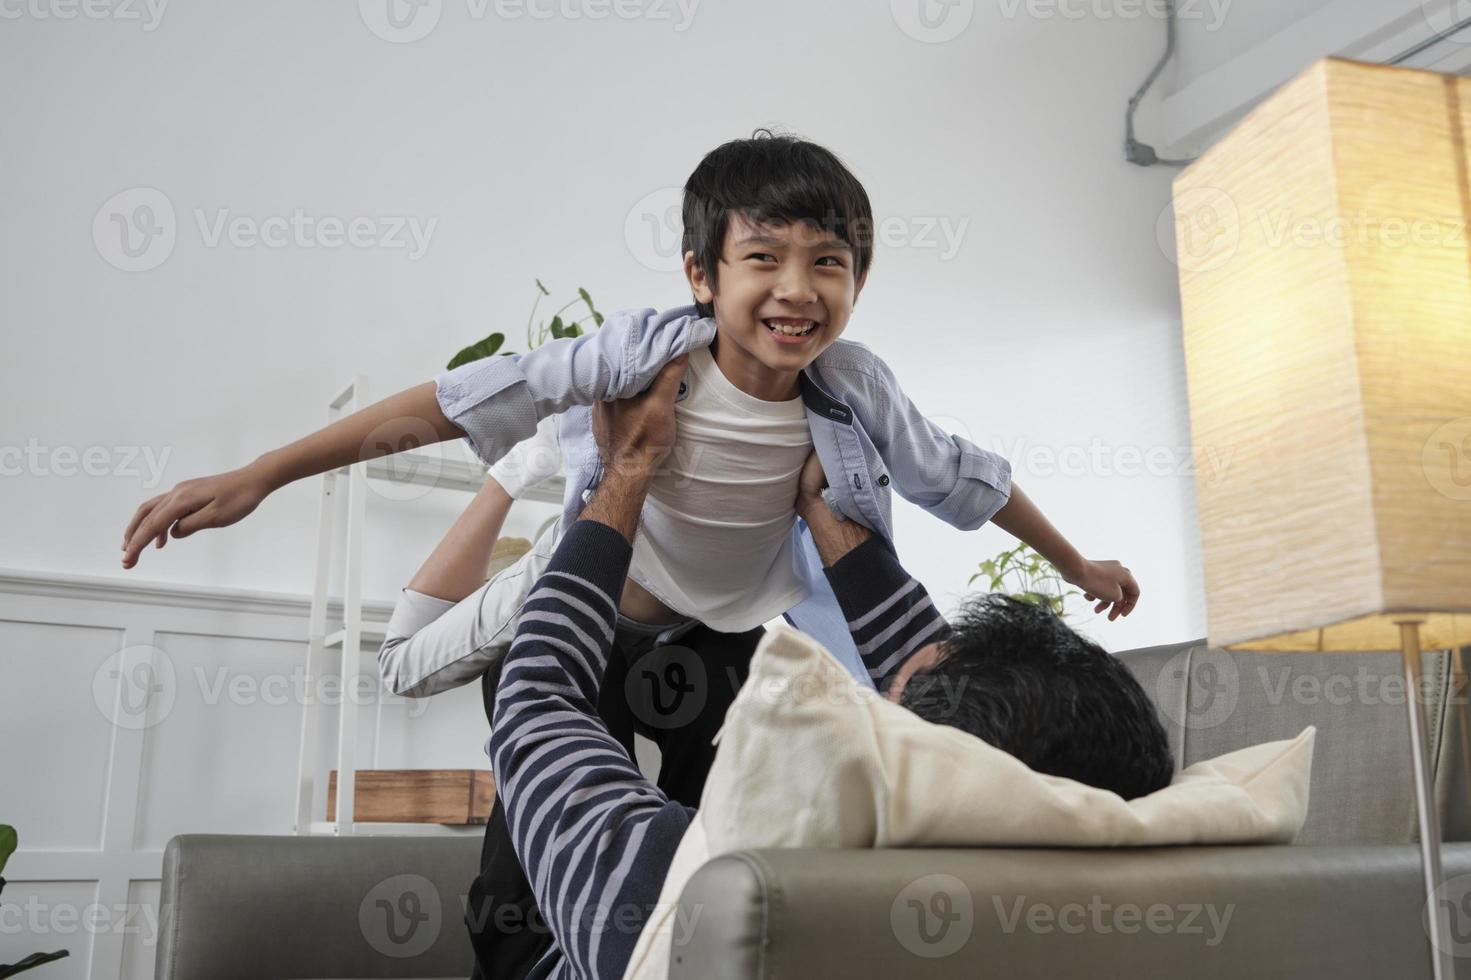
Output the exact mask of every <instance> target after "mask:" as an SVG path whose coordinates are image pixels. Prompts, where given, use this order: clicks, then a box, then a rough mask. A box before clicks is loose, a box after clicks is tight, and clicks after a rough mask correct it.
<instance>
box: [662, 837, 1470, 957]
mask: <svg viewBox="0 0 1471 980" xmlns="http://www.w3.org/2000/svg"><path fill="white" fill-rule="evenodd" d="M1444 862H1445V867H1444V874H1445V879H1446V881H1447V884H1446V885H1445V886H1443V887H1444V888H1445V889H1447V897H1448V898H1449V899H1451V900H1452V901H1453V902H1454V903H1455V904H1454V907H1455V908H1458V909H1459V908H1462V907H1463V906H1462V904H1461V902H1462V899H1463V897H1464V896H1465V895H1466V893H1467V891H1468V888H1471V875H1467V873H1468V872H1471V845H1461V844H1451V845H1447V846H1446V848H1445V851H1444ZM1457 875H1467V879H1466V880H1460V881H1455V880H1453V879H1455V876H1457ZM1422 896H1423V884H1422V878H1421V871H1420V861H1419V851H1418V849H1417V848H1416V847H1414V846H1409V845H1387V846H1370V847H1305V846H1273V847H1266V846H1240V847H1156V848H1120V849H1081V848H1080V849H1056V848H995V849H990V848H979V849H966V850H952V849H906V850H897V849H895V850H806V849H792V850H760V851H737V852H733V853H730V854H726V855H722V856H720V857H717V858H715V859H713V860H711V861H710V862H708V863H707V864H705V865H704V866H703V867H702V868H701V869H700V870H699V871H698V872H696V874H695V876H694V877H693V878H691V879H690V882H689V884H688V885H686V886H685V889H684V892H683V894H682V895H681V897H680V906H681V909H680V915H681V922H682V923H683V925H682V926H681V928H680V929H678V930H676V934H675V936H674V942H673V949H672V951H671V956H670V972H669V976H670V980H737V978H739V980H751V978H772V977H817V976H831V977H905V978H906V980H909V978H913V980H952V978H954V977H960V976H964V977H977V978H982V977H998V978H1006V980H1057V978H1060V977H1123V976H1135V977H1191V978H1192V980H1240V978H1241V977H1253V976H1263V977H1264V976H1272V977H1293V978H1294V980H1309V978H1316V977H1324V978H1327V977H1332V978H1334V980H1382V978H1384V977H1395V978H1398V980H1417V978H1421V977H1425V978H1428V977H1429V976H1430V947H1429V940H1428V938H1427V934H1426V932H1425V928H1424V926H1423V924H1422V923H1423V919H1422V918H1421V916H1422V910H1423V905H1424V903H1423V898H1422ZM1452 918H1453V922H1454V921H1455V919H1456V916H1455V915H1454V914H1453V916H1452ZM1460 918H1461V922H1460V926H1461V928H1460V931H1459V933H1458V932H1456V931H1455V930H1454V929H1453V933H1452V934H1453V936H1455V935H1460V936H1463V937H1465V939H1466V942H1464V943H1463V944H1462V945H1461V946H1459V947H1458V952H1459V953H1460V955H1459V956H1458V957H1457V958H1456V971H1457V972H1456V976H1457V977H1458V978H1461V980H1471V956H1468V954H1471V928H1468V927H1471V918H1468V917H1467V916H1466V914H1465V913H1464V912H1462V913H1461V916H1460Z"/></svg>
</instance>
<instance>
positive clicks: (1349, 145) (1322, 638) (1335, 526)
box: [1174, 58, 1471, 651]
mask: <svg viewBox="0 0 1471 980" xmlns="http://www.w3.org/2000/svg"><path fill="white" fill-rule="evenodd" d="M1468 158H1471V79H1459V78H1455V77H1451V76H1446V75H1441V74H1437V73H1434V72H1427V71H1419V70H1412V69H1402V68H1391V67H1385V66H1381V65H1371V64H1363V63H1359V62H1353V61H1347V60H1344V59H1338V58H1328V59H1324V60H1322V61H1319V62H1317V63H1315V64H1314V65H1313V66H1312V67H1311V68H1309V69H1308V70H1307V71H1305V72H1303V73H1302V74H1301V75H1299V76H1298V77H1296V78H1295V79H1293V80H1292V81H1290V82H1288V83H1287V84H1286V85H1284V86H1282V87H1281V88H1280V89H1278V90H1277V91H1276V92H1275V93H1274V94H1273V95H1272V96H1271V97H1270V98H1268V99H1267V100H1266V101H1265V102H1263V103H1262V104H1261V105H1259V106H1257V107H1256V108H1255V109H1254V110H1253V111H1252V112H1251V114H1250V115H1249V116H1248V117H1247V118H1246V119H1245V120H1243V121H1242V122H1241V123H1240V124H1239V125H1238V127H1237V128H1236V129H1235V130H1234V131H1233V132H1232V133H1231V134H1230V135H1229V136H1227V137H1225V138H1224V139H1223V140H1222V141H1221V142H1219V143H1218V144H1216V145H1215V146H1214V147H1212V148H1211V149H1210V151H1209V152H1207V153H1206V154H1205V155H1204V156H1202V157H1201V158H1200V159H1199V160H1198V161H1196V162H1195V163H1194V164H1192V165H1191V166H1190V167H1189V168H1188V169H1187V170H1185V171H1184V172H1183V173H1181V174H1180V176H1179V177H1178V178H1177V179H1176V181H1175V185H1174V203H1175V221H1176V229H1175V231H1176V245H1177V253H1178V263H1179V269H1180V293H1181V300H1182V309H1183V319H1184V347H1185V361H1186V370H1187V374H1188V378H1189V398H1190V415H1191V429H1192V437H1193V440H1194V442H1195V445H1196V447H1197V449H1206V448H1209V449H1210V450H1211V451H1213V452H1215V453H1216V454H1217V458H1218V459H1219V460H1221V461H1222V463H1223V466H1222V468H1221V470H1220V472H1219V473H1218V475H1217V476H1216V477H1215V478H1213V479H1206V478H1205V477H1204V476H1202V477H1200V478H1199V479H1198V482H1197V488H1196V492H1197V502H1198V507H1199V519H1200V532H1201V552H1202V560H1203V565H1204V573H1205V592H1206V618H1207V631H1208V633H1209V642H1210V643H1211V645H1212V646H1218V647H1229V648H1234V649H1246V650H1267V651H1300V650H1326V651H1332V650H1341V651H1369V650H1399V649H1401V631H1400V628H1399V627H1398V626H1397V625H1396V623H1397V622H1398V621H1400V620H1403V619H1406V618H1407V614H1419V618H1420V619H1421V621H1422V622H1421V626H1420V627H1419V630H1420V638H1421V641H1422V642H1423V646H1424V648H1425V649H1438V648H1459V647H1463V646H1466V645H1467V644H1471V244H1468V241H1467V223H1468V218H1471V181H1468Z"/></svg>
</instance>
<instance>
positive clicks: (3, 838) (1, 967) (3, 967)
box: [0, 823, 71, 978]
mask: <svg viewBox="0 0 1471 980" xmlns="http://www.w3.org/2000/svg"><path fill="white" fill-rule="evenodd" d="M18 843H19V838H18V836H17V835H16V833H15V828H14V827H12V826H10V825H9V824H4V823H0V871H4V870H5V862H6V861H9V860H10V855H12V854H14V853H15V848H16V845H17V844H18ZM4 890H5V879H4V878H3V877H0V891H4ZM70 955H71V953H70V952H69V951H68V950H65V949H58V950H56V951H55V952H54V953H32V954H31V955H30V956H27V957H26V958H25V959H23V960H21V961H20V962H19V963H0V978H4V977H13V976H15V975H16V974H17V973H24V972H25V971H27V970H30V969H33V968H34V967H38V966H40V965H41V964H42V963H50V962H51V961H52V960H59V959H61V958H62V957H63V956H70Z"/></svg>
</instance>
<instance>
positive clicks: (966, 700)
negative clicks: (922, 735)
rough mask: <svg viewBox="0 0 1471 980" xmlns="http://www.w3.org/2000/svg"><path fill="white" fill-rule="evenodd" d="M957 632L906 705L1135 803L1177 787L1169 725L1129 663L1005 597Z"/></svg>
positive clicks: (910, 690)
mask: <svg viewBox="0 0 1471 980" xmlns="http://www.w3.org/2000/svg"><path fill="white" fill-rule="evenodd" d="M950 626H951V631H950V633H949V634H948V635H947V636H946V637H945V639H944V640H942V641H941V647H942V649H943V651H944V653H943V654H942V659H941V660H940V662H939V663H938V664H936V665H935V666H934V667H932V668H929V669H926V670H922V671H916V672H915V673H914V674H913V675H912V676H911V677H910V678H909V681H908V683H907V684H905V686H904V690H903V692H902V693H901V694H900V696H899V703H900V704H901V705H903V706H904V707H906V708H909V709H910V710H911V711H913V712H914V713H915V714H917V715H919V716H920V717H921V718H924V719H925V720H926V721H931V722H934V723H936V724H941V725H950V726H952V727H954V728H959V729H961V730H962V731H966V732H969V733H970V734H972V735H975V736H976V737H978V738H981V739H983V740H985V741H986V742H989V743H990V744H991V745H994V746H995V747H996V748H998V749H1001V750H1002V751H1004V752H1009V753H1010V754H1011V755H1014V756H1016V757H1017V758H1018V759H1020V760H1021V761H1022V762H1024V763H1026V764H1027V766H1028V767H1029V768H1031V769H1033V770H1035V771H1036V772H1041V773H1046V774H1048V775H1052V776H1065V777H1066V778H1068V779H1073V780H1077V781H1078V782H1080V783H1087V784H1089V785H1091V786H1097V787H1100V788H1102V789H1106V790H1110V791H1112V792H1114V793H1117V794H1118V795H1119V796H1121V797H1123V798H1124V799H1126V800H1128V799H1133V798H1134V797H1136V796H1145V795H1147V794H1149V793H1153V792H1154V791H1155V790H1158V789H1162V788H1164V787H1165V786H1168V785H1169V784H1170V780H1171V778H1172V777H1173V775H1174V768H1175V766H1174V759H1173V757H1172V756H1171V754H1170V747H1169V742H1168V740H1167V739H1166V737H1165V731H1164V727H1163V726H1162V725H1161V724H1160V721H1159V716H1158V714H1157V713H1156V712H1155V708H1154V704H1153V702H1151V701H1150V700H1149V697H1148V695H1146V694H1145V693H1144V689H1143V688H1142V687H1140V686H1139V682H1138V681H1137V680H1136V679H1135V678H1134V675H1133V673H1132V672H1131V671H1130V670H1129V668H1128V667H1127V666H1125V665H1124V663H1123V661H1121V660H1119V659H1118V658H1117V657H1115V656H1113V655H1111V654H1110V653H1108V652H1107V651H1106V650H1104V649H1103V648H1102V647H1100V646H1098V645H1097V644H1096V643H1092V642H1090V641H1089V640H1086V639H1084V638H1083V637H1081V636H1079V635H1078V634H1077V633H1075V632H1074V631H1073V630H1072V629H1070V628H1069V627H1068V626H1067V624H1066V623H1064V622H1063V621H1062V620H1061V619H1060V618H1058V616H1057V615H1056V614H1055V613H1053V612H1052V611H1051V610H1050V609H1045V608H1042V607H1040V606H1036V605H1032V604H1031V603H1027V602H1022V601H1021V600H1019V599H1013V598H1012V597H1010V596H1007V595H1001V594H999V593H992V594H989V595H986V594H983V595H979V596H974V597H972V598H970V599H969V600H967V601H966V602H965V604H964V605H963V606H962V607H961V609H960V611H959V612H958V613H957V614H956V615H954V616H953V617H951V621H950Z"/></svg>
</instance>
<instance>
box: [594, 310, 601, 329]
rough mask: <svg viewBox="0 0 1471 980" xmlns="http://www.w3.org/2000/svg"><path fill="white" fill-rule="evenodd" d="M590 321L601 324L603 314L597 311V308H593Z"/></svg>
mask: <svg viewBox="0 0 1471 980" xmlns="http://www.w3.org/2000/svg"><path fill="white" fill-rule="evenodd" d="M592 322H593V323H596V324H597V325H598V326H600V327H601V326H602V325H603V315H602V314H601V313H599V312H598V311H597V310H593V311H592Z"/></svg>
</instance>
